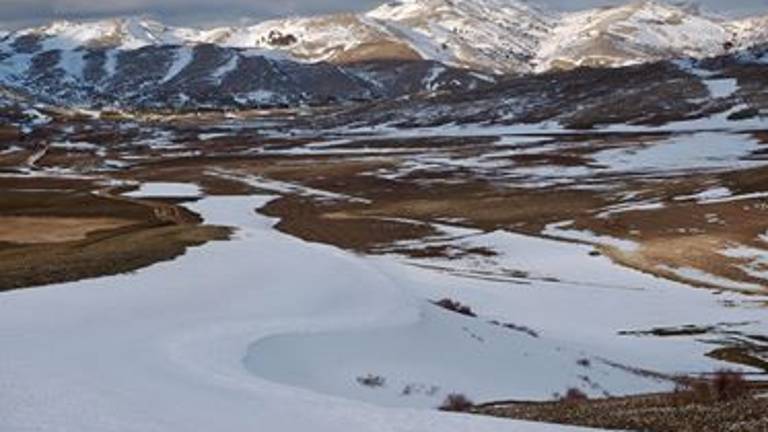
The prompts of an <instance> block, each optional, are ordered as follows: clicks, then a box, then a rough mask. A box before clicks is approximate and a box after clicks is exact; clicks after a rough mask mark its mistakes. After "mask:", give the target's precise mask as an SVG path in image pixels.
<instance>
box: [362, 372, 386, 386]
mask: <svg viewBox="0 0 768 432" xmlns="http://www.w3.org/2000/svg"><path fill="white" fill-rule="evenodd" d="M357 382H358V384H360V385H362V386H365V387H372V388H376V387H384V385H386V384H387V379H386V378H384V377H383V376H380V375H373V374H368V375H366V376H361V377H357Z"/></svg>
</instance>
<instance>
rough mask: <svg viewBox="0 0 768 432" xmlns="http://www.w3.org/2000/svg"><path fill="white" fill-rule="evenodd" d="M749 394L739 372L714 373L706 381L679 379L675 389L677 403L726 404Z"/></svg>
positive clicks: (720, 371) (721, 371) (747, 384)
mask: <svg viewBox="0 0 768 432" xmlns="http://www.w3.org/2000/svg"><path fill="white" fill-rule="evenodd" d="M748 394H749V383H747V381H746V380H744V377H743V376H742V374H741V373H739V372H734V371H731V370H725V369H722V370H719V371H716V372H715V373H714V374H713V375H712V376H711V377H710V378H708V379H685V378H683V379H679V380H678V384H677V386H676V387H675V399H676V401H677V402H678V403H682V404H687V403H696V402H698V403H710V402H726V401H732V400H736V399H740V398H742V397H745V396H746V395H748Z"/></svg>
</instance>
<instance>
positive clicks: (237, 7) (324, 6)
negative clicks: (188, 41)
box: [0, 0, 768, 27]
mask: <svg viewBox="0 0 768 432" xmlns="http://www.w3.org/2000/svg"><path fill="white" fill-rule="evenodd" d="M457 1H461V0H457ZM529 1H530V2H531V3H537V4H540V5H543V6H547V7H553V8H556V9H565V10H569V9H580V8H585V7H593V6H603V5H610V4H617V3H622V0H529ZM381 2H382V0H100V1H99V0H0V23H2V24H3V25H5V26H11V27H18V26H20V25H27V24H33V23H41V22H46V21H49V20H52V19H59V18H99V17H105V16H117V15H136V14H141V15H149V16H154V17H157V18H159V19H161V20H163V21H167V22H170V23H173V24H193V25H199V24H218V23H221V22H226V21H243V20H250V21H255V20H259V19H265V18H273V17H280V16H288V15H303V14H317V13H330V12H339V11H360V10H367V9H370V8H372V7H374V6H375V5H377V4H379V3H381ZM700 3H702V4H703V5H704V6H706V7H708V8H709V9H712V10H716V11H719V12H722V13H725V14H732V15H743V14H746V13H754V12H757V11H768V0H739V1H737V2H733V1H725V0H702V1H701V2H700Z"/></svg>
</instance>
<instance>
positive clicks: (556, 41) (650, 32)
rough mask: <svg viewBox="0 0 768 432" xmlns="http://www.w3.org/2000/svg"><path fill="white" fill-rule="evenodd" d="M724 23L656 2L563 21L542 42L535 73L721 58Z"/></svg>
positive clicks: (726, 34) (566, 17)
mask: <svg viewBox="0 0 768 432" xmlns="http://www.w3.org/2000/svg"><path fill="white" fill-rule="evenodd" d="M730 39H731V34H730V32H729V30H728V27H727V26H726V25H725V23H723V22H720V21H716V20H715V19H714V18H708V17H705V16H703V15H699V14H698V12H697V11H695V10H687V9H683V8H680V7H676V6H670V5H667V4H664V3H660V2H656V1H640V2H634V3H630V4H628V5H625V6H620V7H613V8H603V9H596V10H590V11H585V12H579V13H574V14H568V15H564V16H563V18H562V19H561V21H560V23H559V25H558V26H557V27H556V28H555V29H554V31H553V32H552V34H551V35H550V36H549V37H548V38H545V39H544V40H543V41H542V45H541V49H540V52H539V56H538V57H537V59H536V60H537V63H538V69H539V70H542V71H543V70H548V69H551V68H573V67H576V66H598V67H599V66H617V65H626V64H633V63H642V62H646V61H652V60H658V59H665V58H670V57H677V56H686V57H688V56H690V57H707V56H715V55H719V54H723V53H724V52H725V43H726V42H728V41H729V40H730Z"/></svg>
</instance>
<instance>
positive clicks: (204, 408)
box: [0, 185, 580, 432]
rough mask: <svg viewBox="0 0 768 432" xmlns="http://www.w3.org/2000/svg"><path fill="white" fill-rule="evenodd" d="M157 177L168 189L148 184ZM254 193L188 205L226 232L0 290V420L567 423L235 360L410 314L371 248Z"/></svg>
mask: <svg viewBox="0 0 768 432" xmlns="http://www.w3.org/2000/svg"><path fill="white" fill-rule="evenodd" d="M161 190H164V191H166V192H167V193H168V194H169V195H176V193H177V191H173V190H169V188H168V185H162V186H160V187H150V188H149V189H148V192H149V195H152V196H156V195H157V194H159V191H161ZM178 192H179V193H180V194H182V195H183V194H185V193H188V192H189V190H188V189H186V188H185V189H183V190H180V191H178ZM268 199H269V198H266V197H250V198H244V197H236V198H233V197H229V198H206V199H204V200H202V201H200V202H198V203H197V204H195V205H194V206H193V207H194V208H195V210H197V211H200V212H201V213H202V214H203V215H204V216H205V217H206V219H207V220H208V221H209V222H211V223H217V224H226V225H232V226H238V227H240V228H241V231H240V232H239V234H238V238H237V240H235V241H232V242H220V243H215V244H211V245H209V246H206V247H204V248H199V249H196V250H193V251H191V252H190V253H188V254H187V255H185V256H184V257H182V258H180V259H179V260H177V261H175V262H169V263H164V264H159V265H155V266H153V267H151V268H148V269H145V270H142V271H139V272H137V273H136V274H130V275H122V276H117V277H108V278H102V279H96V280H90V281H85V282H79V283H73V284H66V285H62V286H50V287H45V288H40V289H33V290H23V291H16V292H11V293H6V294H3V295H2V296H0V343H2V345H3V346H4V347H10V349H6V350H5V351H4V352H3V355H2V356H0V430H3V431H31V430H35V431H73V432H87V431H94V432H96V431H98V432H109V431H115V432H118V431H119V432H129V431H136V432H139V431H140V432H154V431H158V432H159V431H212V430H222V431H243V430H264V429H265V428H266V430H280V431H306V430H313V431H329V432H331V431H333V432H336V431H339V430H349V431H414V432H416V431H425V430H439V431H466V430H472V431H494V432H495V431H542V432H546V431H577V430H580V429H578V428H567V427H560V426H551V425H539V424H530V423H526V422H514V421H503V420H496V419H490V418H479V417H471V416H464V415H453V414H445V413H441V412H438V411H434V410H414V409H391V408H382V407H378V406H374V405H369V404H366V403H362V402H355V401H352V400H348V399H339V398H335V397H329V396H322V395H319V394H317V393H314V392H312V391H307V390H303V389H301V388H298V387H292V386H286V385H282V384H277V383H274V382H271V381H269V380H267V379H264V378H262V377H259V376H257V375H254V374H253V373H251V372H249V370H248V369H246V368H245V367H244V363H243V358H244V356H245V355H246V351H247V347H248V346H249V345H251V344H253V343H254V341H259V340H266V339H267V338H269V337H273V336H275V335H280V334H297V333H305V334H306V333H309V332H318V331H326V332H327V331H334V330H336V331H339V330H341V329H347V330H349V329H361V328H366V327H373V326H376V327H379V328H382V329H384V328H394V327H397V326H402V325H412V324H414V323H417V322H419V321H420V320H421V318H420V315H419V311H420V310H421V306H420V303H421V302H419V301H417V300H416V299H415V298H414V297H413V296H412V295H408V293H407V292H406V291H404V289H403V287H401V286H399V285H398V284H396V283H393V281H392V280H391V279H390V278H389V277H388V276H387V275H386V273H383V272H380V271H378V270H377V269H376V267H375V266H374V265H372V264H371V263H369V262H366V260H364V259H360V258H357V257H355V256H352V255H349V254H347V253H344V252H340V251H338V250H335V249H332V248H329V247H325V246H319V245H310V244H306V243H303V242H301V241H298V240H294V239H292V238H290V237H288V236H285V235H282V234H280V233H278V232H276V231H274V230H273V229H272V228H271V226H272V224H273V221H272V220H269V219H267V218H264V217H260V216H256V215H255V214H254V212H253V209H254V208H256V207H259V206H260V205H263V204H264V203H265V202H266V201H267V200H268ZM449 321H450V320H449ZM445 330H446V329H444V328H441V327H438V328H436V331H437V332H438V333H441V334H442V333H444V331H445ZM415 342H418V341H415ZM415 346H418V345H415ZM251 355H253V353H251ZM288 360H290V359H286V361H288ZM321 364H322V363H321ZM335 366H340V365H335Z"/></svg>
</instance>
